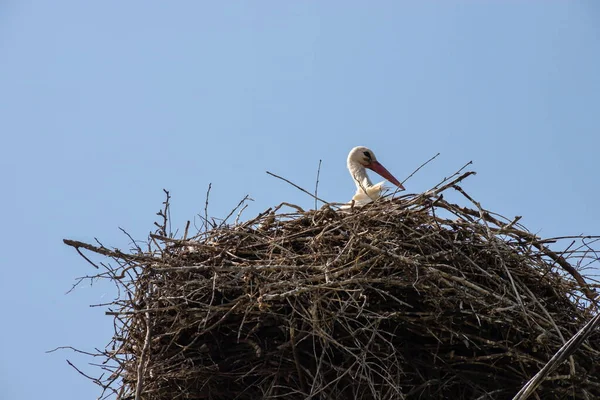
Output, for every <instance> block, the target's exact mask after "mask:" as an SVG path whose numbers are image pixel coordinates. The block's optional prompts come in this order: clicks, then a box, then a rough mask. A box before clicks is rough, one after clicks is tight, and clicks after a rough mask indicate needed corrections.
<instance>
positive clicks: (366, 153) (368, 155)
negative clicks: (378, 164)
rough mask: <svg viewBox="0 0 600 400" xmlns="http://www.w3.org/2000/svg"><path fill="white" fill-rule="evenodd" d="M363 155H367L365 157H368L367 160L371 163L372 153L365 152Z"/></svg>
mask: <svg viewBox="0 0 600 400" xmlns="http://www.w3.org/2000/svg"><path fill="white" fill-rule="evenodd" d="M363 154H364V155H365V157H367V159H368V160H369V161H371V153H369V152H368V151H365V152H363Z"/></svg>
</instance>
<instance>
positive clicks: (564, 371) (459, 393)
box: [65, 173, 600, 400]
mask: <svg viewBox="0 0 600 400" xmlns="http://www.w3.org/2000/svg"><path fill="white" fill-rule="evenodd" d="M470 174H471V173H466V174H463V175H462V176H459V177H457V178H456V179H454V180H453V181H450V182H447V183H446V184H444V185H441V186H439V187H436V188H434V189H433V190H431V191H428V192H426V193H424V194H418V195H405V196H402V197H400V198H396V199H393V200H391V201H378V202H375V203H373V204H371V205H368V206H366V207H363V208H360V209H351V210H349V211H336V210H334V209H332V208H330V207H328V206H325V207H323V208H322V209H320V210H315V211H308V212H304V211H302V210H297V211H295V212H293V213H287V214H286V213H281V212H279V210H267V211H266V212H264V213H262V214H260V215H259V216H258V217H256V218H254V219H252V220H250V221H247V222H244V223H236V224H233V225H231V226H229V225H225V224H221V225H220V226H212V227H211V229H207V230H206V231H205V232H203V233H202V234H199V235H198V236H196V237H193V238H187V237H186V236H187V229H186V234H185V235H184V237H183V238H179V239H177V238H174V237H172V235H169V234H168V233H167V218H166V216H167V214H168V213H167V210H166V209H165V210H164V212H162V213H161V215H162V216H163V217H164V224H162V225H161V228H160V229H159V231H158V233H157V234H153V235H151V240H150V241H149V244H148V248H147V249H145V250H144V249H142V248H141V247H138V246H136V247H135V249H134V250H133V251H132V252H130V253H124V252H121V251H119V250H114V249H109V248H106V247H104V246H94V245H90V244H85V243H81V242H75V241H69V240H66V241H65V242H66V243H67V244H68V245H71V246H74V247H75V248H77V250H78V251H80V252H81V250H82V249H86V250H88V251H92V252H96V253H99V254H102V255H104V256H107V257H110V258H111V259H112V260H113V261H114V262H113V264H112V265H108V264H106V263H104V264H103V266H104V267H105V268H106V271H105V272H101V273H100V274H98V275H96V276H100V277H105V278H108V279H111V280H113V281H114V282H115V283H116V284H117V285H118V287H119V290H120V292H119V298H117V299H116V300H115V301H114V303H113V304H111V305H110V306H109V308H110V309H109V311H108V312H107V313H108V314H109V315H112V316H114V318H115V327H116V332H115V337H114V339H113V342H112V343H111V345H110V346H108V347H107V349H106V351H103V352H102V355H103V356H104V357H105V358H106V363H105V366H104V369H106V370H107V371H109V372H110V374H109V375H108V376H104V377H102V378H99V379H96V383H98V384H99V385H101V386H102V387H103V388H104V390H105V391H107V390H108V392H107V393H109V394H110V393H111V392H112V393H114V394H115V395H116V397H117V398H118V399H134V398H135V399H147V400H167V399H168V400H171V399H263V398H264V399H274V398H283V399H308V398H311V399H509V398H512V396H514V395H515V393H516V392H517V391H518V390H519V389H520V388H521V387H522V386H523V384H524V383H525V382H526V381H527V380H529V379H530V378H531V377H532V376H533V375H534V374H535V373H536V372H538V371H539V370H540V369H541V368H542V367H543V366H544V364H546V362H547V361H548V360H549V359H550V358H551V357H552V355H553V354H554V353H555V352H556V351H557V350H558V349H559V348H560V347H561V346H562V345H563V344H564V343H565V342H566V341H567V340H568V339H569V338H570V337H571V336H573V334H575V333H576V332H577V331H578V330H579V328H581V326H582V325H584V324H585V322H586V321H587V320H589V319H590V317H591V316H592V315H594V314H595V313H597V311H596V310H597V308H596V307H597V303H596V300H595V288H596V287H598V285H596V284H595V283H594V282H595V281H593V279H591V278H590V277H587V279H588V283H586V281H585V280H584V276H582V275H583V274H582V273H580V271H581V269H582V268H583V267H584V266H585V265H587V264H588V263H589V262H595V261H596V260H597V256H596V255H595V253H594V252H593V251H592V250H591V247H590V245H589V243H588V242H587V241H586V238H583V237H579V238H575V239H578V240H579V241H580V242H581V243H583V244H582V245H581V246H580V247H576V246H572V247H571V248H569V249H567V250H565V251H563V252H560V253H557V252H554V251H551V250H550V249H549V248H548V246H549V244H550V243H553V242H555V240H548V239H547V240H542V239H541V238H539V237H537V236H535V235H533V234H531V233H530V232H528V231H527V230H526V229H525V228H524V227H522V226H521V225H519V223H518V218H516V219H514V220H507V219H504V218H502V217H500V216H498V215H496V214H494V213H491V212H489V211H486V210H484V209H483V208H481V207H480V205H479V204H478V203H477V202H475V201H473V200H472V199H471V198H470V197H469V196H468V195H467V194H466V193H465V192H464V191H463V189H461V188H460V187H459V186H458V185H457V184H458V182H460V180H462V179H464V178H465V177H466V176H468V175H470ZM450 189H454V190H456V191H458V192H459V193H461V194H463V195H464V197H465V198H466V199H467V200H468V201H469V202H470V204H471V207H472V208H469V207H462V206H459V205H456V204H452V203H450V202H448V201H446V200H445V199H444V197H443V196H442V193H443V192H444V191H446V190H450ZM166 204H167V207H168V201H167V202H166ZM588 241H589V240H588ZM82 254H83V253H82ZM535 396H536V397H537V398H539V399H550V398H552V399H558V398H576V399H579V398H581V399H595V398H600V334H598V333H595V334H592V335H591V336H590V337H589V338H588V340H587V341H586V342H585V343H584V344H583V345H582V346H581V347H580V348H579V349H578V350H577V352H576V353H574V354H573V355H572V356H571V357H570V358H569V359H568V361H567V362H565V363H563V364H561V365H559V366H558V368H557V369H556V370H555V371H554V372H553V373H552V374H550V375H549V376H547V377H546V378H545V380H544V381H543V383H542V385H541V386H540V387H539V388H538V389H537V391H536V392H535Z"/></svg>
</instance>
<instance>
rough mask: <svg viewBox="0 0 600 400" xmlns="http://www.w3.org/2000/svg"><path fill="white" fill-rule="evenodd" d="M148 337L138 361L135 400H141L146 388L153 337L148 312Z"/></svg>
mask: <svg viewBox="0 0 600 400" xmlns="http://www.w3.org/2000/svg"><path fill="white" fill-rule="evenodd" d="M145 314H146V337H145V338H144V347H143V348H142V354H141V355H140V360H139V361H138V369H137V382H136V387H135V400H140V399H141V395H142V389H143V386H144V369H145V367H146V362H147V357H148V349H149V348H150V337H151V327H150V313H149V312H146V313H145Z"/></svg>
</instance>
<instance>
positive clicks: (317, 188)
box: [315, 160, 323, 210]
mask: <svg viewBox="0 0 600 400" xmlns="http://www.w3.org/2000/svg"><path fill="white" fill-rule="evenodd" d="M322 161H323V160H319V168H318V169H317V183H316V184H315V210H316V209H317V196H318V195H319V175H320V174H321V162H322Z"/></svg>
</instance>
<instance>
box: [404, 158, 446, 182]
mask: <svg viewBox="0 0 600 400" xmlns="http://www.w3.org/2000/svg"><path fill="white" fill-rule="evenodd" d="M439 155H440V153H437V154H436V155H435V156H433V157H431V158H430V159H429V160H427V161H425V162H424V163H423V164H421V165H420V166H419V168H417V169H415V170H414V171H413V172H412V174H410V175H409V176H408V177H407V178H406V179H404V180H403V181H402V182H401V183H402V184H404V182H406V181H407V180H409V179H410V178H411V177H412V176H413V175H414V174H416V173H417V172H419V170H420V169H421V168H423V167H424V166H426V165H427V164H429V163H430V162H431V161H433V160H435V159H436V158H437V156H439Z"/></svg>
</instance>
